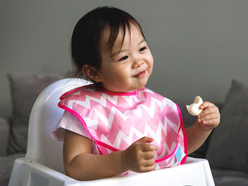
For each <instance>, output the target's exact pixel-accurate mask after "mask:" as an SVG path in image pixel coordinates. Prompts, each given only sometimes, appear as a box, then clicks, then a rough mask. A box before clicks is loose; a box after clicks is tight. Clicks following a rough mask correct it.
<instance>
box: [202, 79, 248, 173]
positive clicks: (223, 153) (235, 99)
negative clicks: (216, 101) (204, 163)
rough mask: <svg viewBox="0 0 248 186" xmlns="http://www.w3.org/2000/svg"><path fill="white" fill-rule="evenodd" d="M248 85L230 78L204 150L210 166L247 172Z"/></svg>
mask: <svg viewBox="0 0 248 186" xmlns="http://www.w3.org/2000/svg"><path fill="white" fill-rule="evenodd" d="M247 131H248V86H247V85H245V84H243V83H240V82H238V81H235V80H234V81H233V82H232V86H231V88H230V90H229V92H228V94H227V97H226V101H225V103H224V105H223V108H222V111H221V122H220V125H219V126H218V127H217V128H216V129H215V131H214V133H213V135H212V137H211V140H210V143H209V148H208V152H207V159H208V160H209V163H210V166H211V167H212V168H218V169H229V170H238V171H244V172H248V148H247V141H248V135H247Z"/></svg>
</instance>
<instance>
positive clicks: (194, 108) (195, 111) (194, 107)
mask: <svg viewBox="0 0 248 186" xmlns="http://www.w3.org/2000/svg"><path fill="white" fill-rule="evenodd" d="M202 103H203V101H202V98H201V97H200V96H196V97H195V101H194V103H192V104H191V105H186V108H187V110H188V112H189V113H190V114H191V115H192V116H197V115H199V114H200V113H201V111H202V109H200V108H199V107H200V105H201V104H202Z"/></svg>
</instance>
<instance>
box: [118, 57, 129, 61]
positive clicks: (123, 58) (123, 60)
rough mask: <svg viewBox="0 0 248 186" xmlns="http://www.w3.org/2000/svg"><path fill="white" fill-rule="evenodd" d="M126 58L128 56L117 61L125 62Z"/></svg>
mask: <svg viewBox="0 0 248 186" xmlns="http://www.w3.org/2000/svg"><path fill="white" fill-rule="evenodd" d="M127 58H128V56H124V57H122V58H121V59H119V60H118V61H124V60H126V59H127Z"/></svg>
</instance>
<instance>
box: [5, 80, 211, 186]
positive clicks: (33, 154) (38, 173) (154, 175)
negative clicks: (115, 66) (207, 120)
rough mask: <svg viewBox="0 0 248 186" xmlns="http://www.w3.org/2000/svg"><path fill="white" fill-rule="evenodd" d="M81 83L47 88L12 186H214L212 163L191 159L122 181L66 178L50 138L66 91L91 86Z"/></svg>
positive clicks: (64, 82) (68, 82) (32, 117)
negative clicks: (60, 98) (61, 98)
mask: <svg viewBox="0 0 248 186" xmlns="http://www.w3.org/2000/svg"><path fill="white" fill-rule="evenodd" d="M89 83H90V82H88V81H86V80H82V79H76V78H71V79H69V78H67V79H62V80H59V81H56V82H54V83H52V84H51V85H49V86H48V87H47V88H45V89H44V90H43V91H42V93H41V94H40V95H39V96H38V98H37V99H36V101H35V103H34V106H33V108H32V111H31V114H30V119H29V129H28V145H27V153H26V156H25V157H23V158H19V159H16V160H15V162H14V166H13V169H12V173H11V177H10V182H9V186H95V185H100V184H101V185H102V186H104V185H108V186H111V185H118V186H125V185H129V186H130V185H142V186H150V185H154V186H155V185H173V186H174V185H175V186H177V185H178V186H179V185H180V186H181V185H185V186H186V185H192V186H193V185H195V186H214V181H213V177H212V173H211V170H210V167H209V163H208V161H207V160H205V159H196V158H190V157H188V158H187V160H186V163H185V164H184V165H180V166H175V167H171V168H166V169H161V170H156V171H152V172H148V173H140V174H138V173H137V174H135V175H130V176H123V177H118V176H117V177H111V178H106V179H100V180H94V181H77V180H75V179H72V178H70V177H68V176H66V175H65V173H64V168H63V157H62V156H63V153H62V146H63V143H62V142H57V141H55V140H54V139H53V138H52V137H51V131H52V130H53V128H54V127H55V126H56V124H57V123H58V121H59V119H60V117H61V116H62V114H63V110H62V109H60V108H59V107H58V106H57V103H58V102H59V97H60V96H61V95H62V94H63V93H64V92H66V91H68V90H70V89H72V88H75V87H79V86H83V85H86V84H89Z"/></svg>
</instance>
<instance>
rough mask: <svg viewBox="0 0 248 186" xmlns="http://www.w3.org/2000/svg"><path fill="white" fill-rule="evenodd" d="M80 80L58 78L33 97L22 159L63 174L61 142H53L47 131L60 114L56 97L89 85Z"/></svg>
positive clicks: (49, 130)
mask: <svg viewBox="0 0 248 186" xmlns="http://www.w3.org/2000/svg"><path fill="white" fill-rule="evenodd" d="M89 83H90V82H88V81H86V80H83V79H76V78H72V79H62V80H59V81H56V82H54V83H52V84H51V85H49V86H48V87H47V88H45V89H44V90H43V91H42V93H41V94H40V95H39V96H38V98H37V99H36V101H35V103H34V105H33V108H32V111H31V114H30V118H29V129H28V145H27V153H26V157H25V158H26V159H28V160H30V161H36V162H38V163H40V164H43V165H45V166H48V167H50V168H52V169H55V170H57V171H59V172H61V173H64V168H63V154H62V146H63V143H61V142H57V141H55V140H54V139H53V138H52V136H51V132H52V130H53V129H54V127H55V126H56V124H57V123H58V121H59V119H60V117H61V116H62V114H63V110H62V109H60V108H59V107H58V106H57V104H58V102H59V98H60V96H61V95H62V94H63V93H65V92H66V91H68V90H70V89H73V88H75V87H79V86H83V85H86V84H89Z"/></svg>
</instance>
